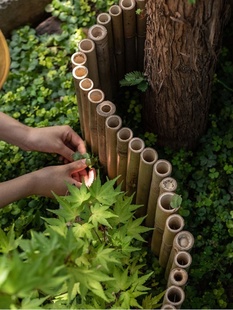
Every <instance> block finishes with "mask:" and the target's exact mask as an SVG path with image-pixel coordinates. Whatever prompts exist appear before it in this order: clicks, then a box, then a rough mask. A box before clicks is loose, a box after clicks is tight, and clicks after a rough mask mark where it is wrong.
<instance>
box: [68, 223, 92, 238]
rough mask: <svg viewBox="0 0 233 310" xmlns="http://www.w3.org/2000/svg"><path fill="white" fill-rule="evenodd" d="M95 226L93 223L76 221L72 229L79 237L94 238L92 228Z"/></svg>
mask: <svg viewBox="0 0 233 310" xmlns="http://www.w3.org/2000/svg"><path fill="white" fill-rule="evenodd" d="M93 227H94V226H93V225H92V224H91V223H83V224H79V223H74V224H73V227H72V230H73V232H74V235H75V237H76V238H77V239H78V238H87V239H90V240H92V239H93V235H92V228H93Z"/></svg>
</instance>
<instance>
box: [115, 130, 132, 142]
mask: <svg viewBox="0 0 233 310" xmlns="http://www.w3.org/2000/svg"><path fill="white" fill-rule="evenodd" d="M132 138H133V131H132V130H131V129H130V128H127V127H123V128H121V129H120V130H119V131H118V132H117V140H118V141H120V142H129V141H130V140H131V139H132Z"/></svg>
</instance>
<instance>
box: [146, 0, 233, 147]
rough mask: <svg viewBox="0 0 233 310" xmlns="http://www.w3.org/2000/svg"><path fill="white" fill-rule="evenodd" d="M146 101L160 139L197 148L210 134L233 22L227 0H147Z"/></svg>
mask: <svg viewBox="0 0 233 310" xmlns="http://www.w3.org/2000/svg"><path fill="white" fill-rule="evenodd" d="M147 13H148V21H147V37H146V45H145V74H146V75H147V77H148V80H149V83H150V88H149V90H148V91H147V94H146V100H145V105H144V107H145V108H144V112H143V113H144V123H145V126H146V129H148V130H150V131H152V132H154V133H156V134H158V143H159V144H160V145H162V146H169V147H172V148H175V149H177V148H181V147H184V148H194V147H195V146H196V143H197V141H198V139H199V137H200V136H201V135H203V133H204V132H205V129H206V125H207V117H208V111H209V106H210V101H211V84H212V80H213V75H214V72H215V67H216V63H217V58H218V54H219V51H220V46H221V38H222V32H223V27H224V25H225V23H226V21H227V20H228V17H229V13H230V5H229V2H228V1H227V0H196V4H195V5H191V4H189V2H188V0H148V1H147Z"/></svg>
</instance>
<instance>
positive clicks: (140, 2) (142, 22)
mask: <svg viewBox="0 0 233 310" xmlns="http://www.w3.org/2000/svg"><path fill="white" fill-rule="evenodd" d="M136 9H137V11H138V10H140V13H139V14H137V18H136V20H137V65H138V70H139V71H142V72H143V71H144V47H145V40H146V1H145V0H136Z"/></svg>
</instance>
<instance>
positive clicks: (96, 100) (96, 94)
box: [88, 88, 104, 155]
mask: <svg viewBox="0 0 233 310" xmlns="http://www.w3.org/2000/svg"><path fill="white" fill-rule="evenodd" d="M103 101H104V92H103V91H102V90H100V89H98V88H95V89H92V90H91V91H90V92H89V93H88V105H89V113H90V116H89V128H90V140H91V151H92V153H93V154H94V155H98V134H97V114H96V107H97V105H98V104H100V103H101V102H103Z"/></svg>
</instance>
